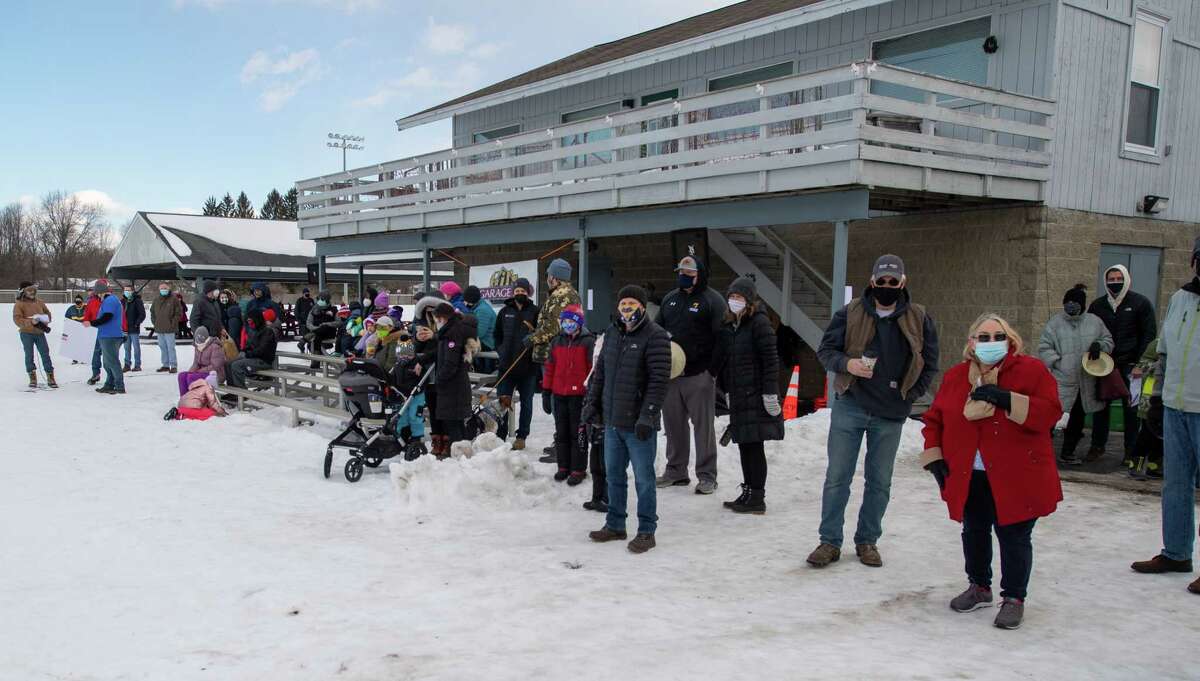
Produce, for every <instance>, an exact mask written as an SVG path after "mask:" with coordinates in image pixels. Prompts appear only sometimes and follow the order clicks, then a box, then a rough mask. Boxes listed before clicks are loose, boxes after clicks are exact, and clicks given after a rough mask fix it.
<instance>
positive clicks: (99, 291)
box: [92, 279, 108, 296]
mask: <svg viewBox="0 0 1200 681" xmlns="http://www.w3.org/2000/svg"><path fill="white" fill-rule="evenodd" d="M92 290H93V291H95V292H96V295H98V296H102V295H104V294H105V293H108V280H107V279H97V280H96V283H94V284H92Z"/></svg>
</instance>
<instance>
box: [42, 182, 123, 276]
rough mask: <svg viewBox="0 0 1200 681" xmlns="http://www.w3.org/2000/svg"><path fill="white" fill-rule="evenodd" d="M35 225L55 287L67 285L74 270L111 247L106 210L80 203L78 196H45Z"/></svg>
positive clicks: (94, 205)
mask: <svg viewBox="0 0 1200 681" xmlns="http://www.w3.org/2000/svg"><path fill="white" fill-rule="evenodd" d="M35 225H36V227H35V229H36V234H37V238H36V240H37V243H38V245H39V247H40V248H41V252H42V257H43V258H44V259H45V262H46V267H47V269H48V270H49V275H50V276H49V277H48V279H49V281H50V283H51V286H54V287H63V286H65V285H66V283H67V279H68V278H69V277H70V276H71V274H73V272H72V268H74V267H80V266H82V265H83V264H84V261H85V260H88V259H90V258H89V257H88V256H91V257H94V256H95V255H96V252H97V251H103V250H106V249H108V248H110V243H109V240H110V239H109V230H108V222H107V221H106V220H105V215H104V208H103V207H101V206H100V205H99V204H94V203H85V202H83V201H80V200H79V197H77V196H75V195H74V194H67V193H65V192H62V191H53V192H50V193H48V194H46V195H45V196H44V197H42V205H41V209H40V210H39V211H38V215H37V219H36V221H35Z"/></svg>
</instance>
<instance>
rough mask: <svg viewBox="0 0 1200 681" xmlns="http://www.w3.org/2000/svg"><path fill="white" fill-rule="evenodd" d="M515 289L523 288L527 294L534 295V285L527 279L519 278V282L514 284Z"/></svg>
mask: <svg viewBox="0 0 1200 681" xmlns="http://www.w3.org/2000/svg"><path fill="white" fill-rule="evenodd" d="M513 288H514V289H518V288H523V289H525V293H528V294H529V295H533V284H531V283H529V280H528V279H526V278H525V277H517V282H516V283H515V284H513Z"/></svg>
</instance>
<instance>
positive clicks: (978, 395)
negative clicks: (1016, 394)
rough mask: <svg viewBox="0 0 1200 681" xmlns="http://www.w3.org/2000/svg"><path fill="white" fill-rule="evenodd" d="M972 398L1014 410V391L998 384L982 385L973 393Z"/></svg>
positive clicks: (1006, 409)
mask: <svg viewBox="0 0 1200 681" xmlns="http://www.w3.org/2000/svg"><path fill="white" fill-rule="evenodd" d="M971 399H973V400H976V401H979V402H987V403H989V404H993V405H995V406H997V407H999V408H1001V409H1003V410H1004V411H1011V410H1012V393H1011V392H1009V391H1008V390H1005V389H1004V388H1001V387H1000V386H998V385H981V386H979V387H978V388H976V389H975V391H974V392H972V393H971Z"/></svg>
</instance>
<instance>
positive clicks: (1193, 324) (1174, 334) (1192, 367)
mask: <svg viewBox="0 0 1200 681" xmlns="http://www.w3.org/2000/svg"><path fill="white" fill-rule="evenodd" d="M1198 322H1200V280H1193V281H1192V283H1191V284H1188V285H1187V286H1185V287H1184V288H1182V289H1180V290H1178V291H1176V292H1175V294H1174V295H1172V296H1171V304H1170V305H1169V306H1168V307H1167V319H1166V321H1165V322H1163V328H1162V333H1161V334H1159V337H1158V354H1160V355H1166V362H1165V364H1164V368H1163V394H1162V399H1163V405H1164V406H1166V407H1167V408H1169V409H1175V410H1178V411H1184V412H1188V413H1189V414H1200V323H1198Z"/></svg>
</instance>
